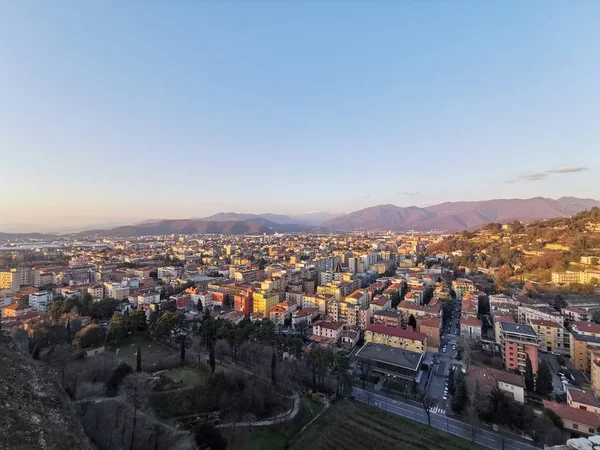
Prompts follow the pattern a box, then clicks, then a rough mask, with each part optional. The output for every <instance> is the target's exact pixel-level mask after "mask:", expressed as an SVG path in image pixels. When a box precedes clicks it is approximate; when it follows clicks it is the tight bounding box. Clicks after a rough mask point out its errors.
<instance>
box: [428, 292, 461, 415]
mask: <svg viewBox="0 0 600 450" xmlns="http://www.w3.org/2000/svg"><path fill="white" fill-rule="evenodd" d="M457 304H460V303H457ZM458 326H459V325H458V322H457V319H456V318H455V317H454V316H453V317H452V323H451V326H450V332H449V333H444V332H443V334H442V339H443V341H442V343H441V344H440V348H439V350H438V352H439V355H440V358H439V362H438V364H437V366H436V367H435V369H434V375H433V376H432V377H431V381H430V383H429V388H428V393H429V395H430V396H432V397H434V398H436V399H438V403H437V405H436V406H437V407H439V408H440V409H441V410H442V411H444V410H445V409H446V407H447V406H448V405H449V401H450V399H449V398H448V400H444V399H443V396H444V386H445V383H446V376H447V375H448V372H449V371H450V367H451V366H452V361H453V360H454V357H455V356H456V350H453V349H452V344H453V343H457V341H458V337H457V336H456V329H457V327H458ZM444 331H445V329H444ZM444 343H446V344H447V345H446V353H444V352H442V348H443V347H444ZM457 347H458V346H457Z"/></svg>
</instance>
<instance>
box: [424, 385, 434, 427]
mask: <svg viewBox="0 0 600 450" xmlns="http://www.w3.org/2000/svg"><path fill="white" fill-rule="evenodd" d="M420 399H421V403H422V404H423V408H424V409H425V414H427V425H429V426H431V408H433V407H435V406H436V405H437V398H435V397H431V396H430V395H429V394H426V393H423V394H421V396H420Z"/></svg>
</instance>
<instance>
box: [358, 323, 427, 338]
mask: <svg viewBox="0 0 600 450" xmlns="http://www.w3.org/2000/svg"><path fill="white" fill-rule="evenodd" d="M367 331H371V332H373V333H378V334H387V335H390V336H396V337H399V338H405V339H412V340H413V341H421V342H424V341H425V339H427V336H426V335H425V334H423V333H419V332H417V331H410V330H403V329H402V328H396V327H388V326H385V325H382V324H375V325H369V327H367Z"/></svg>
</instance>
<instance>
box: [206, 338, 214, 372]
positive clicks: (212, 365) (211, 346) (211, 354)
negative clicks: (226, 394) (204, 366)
mask: <svg viewBox="0 0 600 450" xmlns="http://www.w3.org/2000/svg"><path fill="white" fill-rule="evenodd" d="M208 360H209V362H210V370H211V372H210V373H211V374H213V373H215V365H216V363H215V345H214V344H213V343H211V344H210V353H209V354H208Z"/></svg>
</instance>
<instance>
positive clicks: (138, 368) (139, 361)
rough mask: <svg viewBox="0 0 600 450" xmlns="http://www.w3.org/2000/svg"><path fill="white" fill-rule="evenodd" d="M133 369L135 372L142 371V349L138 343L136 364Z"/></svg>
mask: <svg viewBox="0 0 600 450" xmlns="http://www.w3.org/2000/svg"><path fill="white" fill-rule="evenodd" d="M135 370H136V372H141V371H142V349H141V347H140V346H139V345H138V351H137V365H136V366H135Z"/></svg>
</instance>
